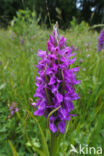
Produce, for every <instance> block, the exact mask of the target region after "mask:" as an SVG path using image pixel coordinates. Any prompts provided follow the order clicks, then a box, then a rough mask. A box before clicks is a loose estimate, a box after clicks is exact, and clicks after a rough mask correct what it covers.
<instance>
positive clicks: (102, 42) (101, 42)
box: [98, 30, 104, 51]
mask: <svg viewBox="0 0 104 156" xmlns="http://www.w3.org/2000/svg"><path fill="white" fill-rule="evenodd" d="M102 49H104V30H102V31H101V32H100V35H99V39H98V51H101V50H102Z"/></svg>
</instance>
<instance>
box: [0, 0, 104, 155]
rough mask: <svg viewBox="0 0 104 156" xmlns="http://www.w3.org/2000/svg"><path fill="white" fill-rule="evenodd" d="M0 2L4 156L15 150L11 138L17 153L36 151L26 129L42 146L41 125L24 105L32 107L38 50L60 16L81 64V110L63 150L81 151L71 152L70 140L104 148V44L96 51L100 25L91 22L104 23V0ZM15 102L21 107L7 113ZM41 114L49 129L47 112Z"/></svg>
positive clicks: (0, 147)
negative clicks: (15, 111)
mask: <svg viewBox="0 0 104 156" xmlns="http://www.w3.org/2000/svg"><path fill="white" fill-rule="evenodd" d="M92 2H93V3H92ZM0 3H1V4H2V5H0V23H1V29H0V156H12V150H11V148H10V145H9V143H8V140H10V141H11V142H12V144H13V146H14V147H15V149H16V151H17V153H18V155H19V156H33V154H34V153H35V152H34V149H33V147H32V146H31V144H30V141H29V139H28V138H27V137H26V133H28V136H29V138H30V140H31V141H32V143H33V144H34V145H35V146H37V147H40V146H41V139H40V133H39V131H38V128H37V125H36V123H35V122H34V120H33V119H32V118H30V117H27V112H26V110H27V109H29V110H30V111H31V112H33V111H34V109H33V107H32V105H31V103H32V100H33V101H34V102H35V99H33V94H34V93H35V89H36V87H35V77H36V76H37V69H36V67H35V64H37V62H38V59H39V58H38V57H37V51H38V49H42V50H46V42H47V40H48V38H49V35H50V34H51V33H52V25H53V24H54V22H55V21H56V20H58V22H59V26H60V28H64V30H63V29H60V30H59V33H60V35H63V36H65V37H66V38H67V45H68V46H74V47H76V48H77V49H78V50H77V61H76V62H75V64H74V66H79V67H80V71H79V73H78V74H77V78H78V79H80V80H81V84H80V85H78V86H76V91H77V92H78V93H79V95H80V99H79V100H78V101H75V102H74V106H75V109H74V111H73V112H72V113H75V114H77V116H76V117H72V118H71V121H70V122H69V128H68V133H67V135H66V136H64V140H63V142H61V144H60V153H59V156H69V155H70V156H76V155H77V154H74V153H70V144H73V145H74V146H75V147H76V148H79V145H80V144H81V145H82V146H85V145H88V146H89V147H92V146H93V147H95V148H96V149H97V147H102V148H103V150H104V50H102V51H100V52H98V48H97V45H98V36H99V33H98V32H97V31H95V30H94V29H93V28H94V27H96V26H97V25H96V26H95V25H93V24H102V25H103V22H104V21H103V13H104V10H103V1H100V2H99V1H97V0H95V1H88V0H87V1H85V0H83V1H77V2H76V1H73V3H72V1H68V0H66V1H62V0H58V1H55V0H53V1H51V0H50V1H49V0H48V1H44V0H43V1H42V0H35V1H32V0H31V1H28V0H27V1H25V0H24V1H23V0H22V1H19V0H18V1H16V0H0ZM46 4H47V5H48V9H47V7H46V6H47V5H46ZM89 6H91V7H90V11H89V10H88V9H89ZM100 6H101V7H100ZM94 7H95V9H94ZM87 8H88V9H87ZM92 8H93V9H92ZM86 10H87V13H86ZM91 10H92V11H91ZM100 13H101V15H100ZM6 17H7V18H6ZM49 17H50V19H51V23H50V20H49ZM87 22H88V23H87ZM49 26H51V27H50V28H49ZM47 27H48V28H47ZM4 28H6V29H4ZM101 28H103V27H101ZM101 28H100V29H101ZM13 102H15V103H16V104H17V107H18V108H19V113H16V114H14V116H13V117H11V118H8V116H9V115H10V111H9V106H10V105H11V104H12V103H13ZM37 118H38V120H39V123H40V125H41V126H42V128H43V129H44V132H46V131H47V129H46V120H45V118H44V117H37ZM46 138H48V136H46ZM103 153H104V152H103ZM35 155H36V156H37V153H35ZM92 155H93V154H92ZM96 155H97V154H96ZM103 155H104V154H103Z"/></svg>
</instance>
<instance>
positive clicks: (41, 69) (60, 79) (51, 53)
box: [34, 31, 80, 133]
mask: <svg viewBox="0 0 104 156" xmlns="http://www.w3.org/2000/svg"><path fill="white" fill-rule="evenodd" d="M72 51H73V48H70V47H67V46H66V38H64V37H60V38H59V39H58V37H57V34H56V32H55V31H53V35H50V37H49V40H48V42H47V51H42V50H39V51H38V56H39V57H40V58H41V59H40V61H39V63H38V65H37V67H38V74H39V77H37V78H36V86H37V89H36V93H35V94H34V97H38V100H37V101H36V104H35V107H36V108H37V110H36V111H35V112H34V115H38V116H42V115H44V116H45V117H46V118H47V117H48V115H49V113H50V112H52V111H53V113H52V114H51V115H50V117H49V128H50V130H51V131H52V132H53V133H55V132H56V131H60V132H61V133H64V131H65V125H66V121H67V120H70V117H71V116H73V114H70V111H71V110H73V109H74V106H73V100H77V99H78V98H79V97H78V94H76V93H75V88H74V85H76V84H79V83H80V81H79V80H76V72H78V71H79V67H76V68H72V69H70V65H71V64H73V63H74V62H75V60H76V58H71V57H73V56H75V55H76V53H72ZM55 109H56V111H54V110H55Z"/></svg>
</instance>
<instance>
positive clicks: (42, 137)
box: [27, 110, 49, 156]
mask: <svg viewBox="0 0 104 156" xmlns="http://www.w3.org/2000/svg"><path fill="white" fill-rule="evenodd" d="M27 112H28V113H29V115H30V116H31V117H32V118H33V119H34V121H35V122H36V124H37V126H38V128H39V131H40V134H41V139H42V146H43V147H42V149H43V153H44V156H49V150H48V145H47V142H46V138H45V136H44V133H43V131H42V128H41V126H40V124H39V122H38V120H37V119H36V118H35V117H34V115H33V114H32V113H31V112H30V111H29V110H27ZM41 156H43V154H42V155H41Z"/></svg>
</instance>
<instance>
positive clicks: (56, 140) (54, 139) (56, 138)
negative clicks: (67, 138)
mask: <svg viewBox="0 0 104 156" xmlns="http://www.w3.org/2000/svg"><path fill="white" fill-rule="evenodd" d="M60 139H61V137H60V135H58V133H51V149H50V151H51V153H50V156H57V155H58V154H59V153H58V152H59V146H60Z"/></svg>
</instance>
